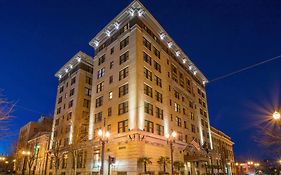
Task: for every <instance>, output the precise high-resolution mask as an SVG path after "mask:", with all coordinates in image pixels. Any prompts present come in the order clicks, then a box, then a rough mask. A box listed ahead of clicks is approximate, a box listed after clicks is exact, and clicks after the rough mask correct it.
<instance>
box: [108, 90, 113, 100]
mask: <svg viewBox="0 0 281 175" xmlns="http://www.w3.org/2000/svg"><path fill="white" fill-rule="evenodd" d="M108 98H109V100H111V99H112V98H113V92H112V91H110V92H109V94H108Z"/></svg>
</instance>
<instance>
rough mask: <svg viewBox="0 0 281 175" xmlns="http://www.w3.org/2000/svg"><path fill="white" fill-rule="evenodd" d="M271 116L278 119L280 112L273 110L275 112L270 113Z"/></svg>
mask: <svg viewBox="0 0 281 175" xmlns="http://www.w3.org/2000/svg"><path fill="white" fill-rule="evenodd" d="M272 117H273V119H274V120H279V119H280V117H281V116H280V113H279V112H277V111H275V112H274V113H273V114H272Z"/></svg>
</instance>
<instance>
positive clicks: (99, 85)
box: [96, 82, 103, 93]
mask: <svg viewBox="0 0 281 175" xmlns="http://www.w3.org/2000/svg"><path fill="white" fill-rule="evenodd" d="M102 90H103V82H101V83H99V84H98V85H97V91H96V92H97V93H99V92H101V91H102Z"/></svg>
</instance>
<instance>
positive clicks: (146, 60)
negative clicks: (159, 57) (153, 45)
mask: <svg viewBox="0 0 281 175" xmlns="http://www.w3.org/2000/svg"><path fill="white" fill-rule="evenodd" d="M143 60H144V61H145V62H147V63H148V64H149V65H151V57H150V56H148V55H147V54H146V53H145V52H143Z"/></svg>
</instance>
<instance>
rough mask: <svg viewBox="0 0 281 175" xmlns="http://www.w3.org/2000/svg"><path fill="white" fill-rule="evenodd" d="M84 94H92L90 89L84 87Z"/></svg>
mask: <svg viewBox="0 0 281 175" xmlns="http://www.w3.org/2000/svg"><path fill="white" fill-rule="evenodd" d="M85 95H86V96H91V95H92V90H91V89H89V88H86V87H85Z"/></svg>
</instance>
